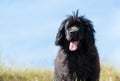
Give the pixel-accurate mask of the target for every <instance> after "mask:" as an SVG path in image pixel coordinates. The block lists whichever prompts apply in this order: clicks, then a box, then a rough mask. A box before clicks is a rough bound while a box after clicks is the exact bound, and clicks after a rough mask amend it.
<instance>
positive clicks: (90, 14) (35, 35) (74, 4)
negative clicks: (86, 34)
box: [0, 0, 120, 68]
mask: <svg viewBox="0 0 120 81" xmlns="http://www.w3.org/2000/svg"><path fill="white" fill-rule="evenodd" d="M119 3H120V1H119V0H89V1H88V0H59V1H57V0H0V50H1V52H2V55H1V56H2V57H1V58H0V59H1V64H4V65H5V66H8V67H16V68H20V67H22V68H26V67H31V68H41V67H47V68H49V67H54V59H55V57H56V55H57V51H58V49H59V47H56V46H55V45H54V41H55V37H56V33H57V30H58V28H59V26H60V23H61V22H62V21H63V20H64V19H65V18H66V15H69V14H72V12H73V11H76V10H77V9H79V15H85V17H86V18H88V19H90V20H92V21H93V24H94V28H95V30H96V34H95V38H96V45H97V48H98V51H99V54H100V59H101V64H110V65H114V66H115V67H120V59H119V58H120V42H119V41H120V24H119V23H120V4H119Z"/></svg>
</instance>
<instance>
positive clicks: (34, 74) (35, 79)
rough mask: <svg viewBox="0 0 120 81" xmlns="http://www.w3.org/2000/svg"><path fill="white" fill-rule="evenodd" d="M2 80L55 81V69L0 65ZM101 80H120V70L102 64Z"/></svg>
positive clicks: (0, 78)
mask: <svg viewBox="0 0 120 81" xmlns="http://www.w3.org/2000/svg"><path fill="white" fill-rule="evenodd" d="M0 81H54V69H48V68H40V69H36V68H26V69H16V68H4V67H0ZM100 81H120V70H116V69H114V68H113V67H111V66H108V67H107V66H102V67H101V74H100Z"/></svg>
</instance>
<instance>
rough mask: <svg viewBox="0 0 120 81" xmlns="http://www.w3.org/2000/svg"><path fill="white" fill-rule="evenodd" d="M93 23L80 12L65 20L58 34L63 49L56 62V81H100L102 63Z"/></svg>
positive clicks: (57, 39)
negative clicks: (96, 44)
mask: <svg viewBox="0 0 120 81" xmlns="http://www.w3.org/2000/svg"><path fill="white" fill-rule="evenodd" d="M94 32H95V30H94V28H93V25H92V24H91V21H90V20H88V19H86V18H84V17H83V16H78V11H77V12H76V13H73V15H70V16H68V18H67V19H65V20H64V21H63V22H62V24H61V26H60V28H59V30H58V33H57V37H56V42H55V44H56V45H59V46H60V47H61V48H60V50H59V52H58V55H57V57H56V60H55V81H99V75H100V63H99V56H98V52H97V49H96V46H95V39H94Z"/></svg>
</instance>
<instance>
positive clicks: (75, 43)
mask: <svg viewBox="0 0 120 81" xmlns="http://www.w3.org/2000/svg"><path fill="white" fill-rule="evenodd" d="M77 49H78V41H72V42H70V45H69V50H70V51H76V50H77Z"/></svg>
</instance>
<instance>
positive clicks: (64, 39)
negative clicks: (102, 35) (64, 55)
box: [55, 15, 95, 51]
mask: <svg viewBox="0 0 120 81" xmlns="http://www.w3.org/2000/svg"><path fill="white" fill-rule="evenodd" d="M94 32H95V31H94V29H93V25H92V24H91V21H90V20H88V19H86V18H84V17H82V16H80V17H78V16H77V15H73V16H69V17H68V18H67V19H65V20H64V21H63V22H62V24H61V26H60V28H59V30H58V33H57V37H56V42H55V43H56V45H60V46H61V47H64V48H66V47H67V49H69V50H70V51H76V50H78V49H79V48H80V47H81V45H83V43H87V44H86V45H89V44H93V43H94Z"/></svg>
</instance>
